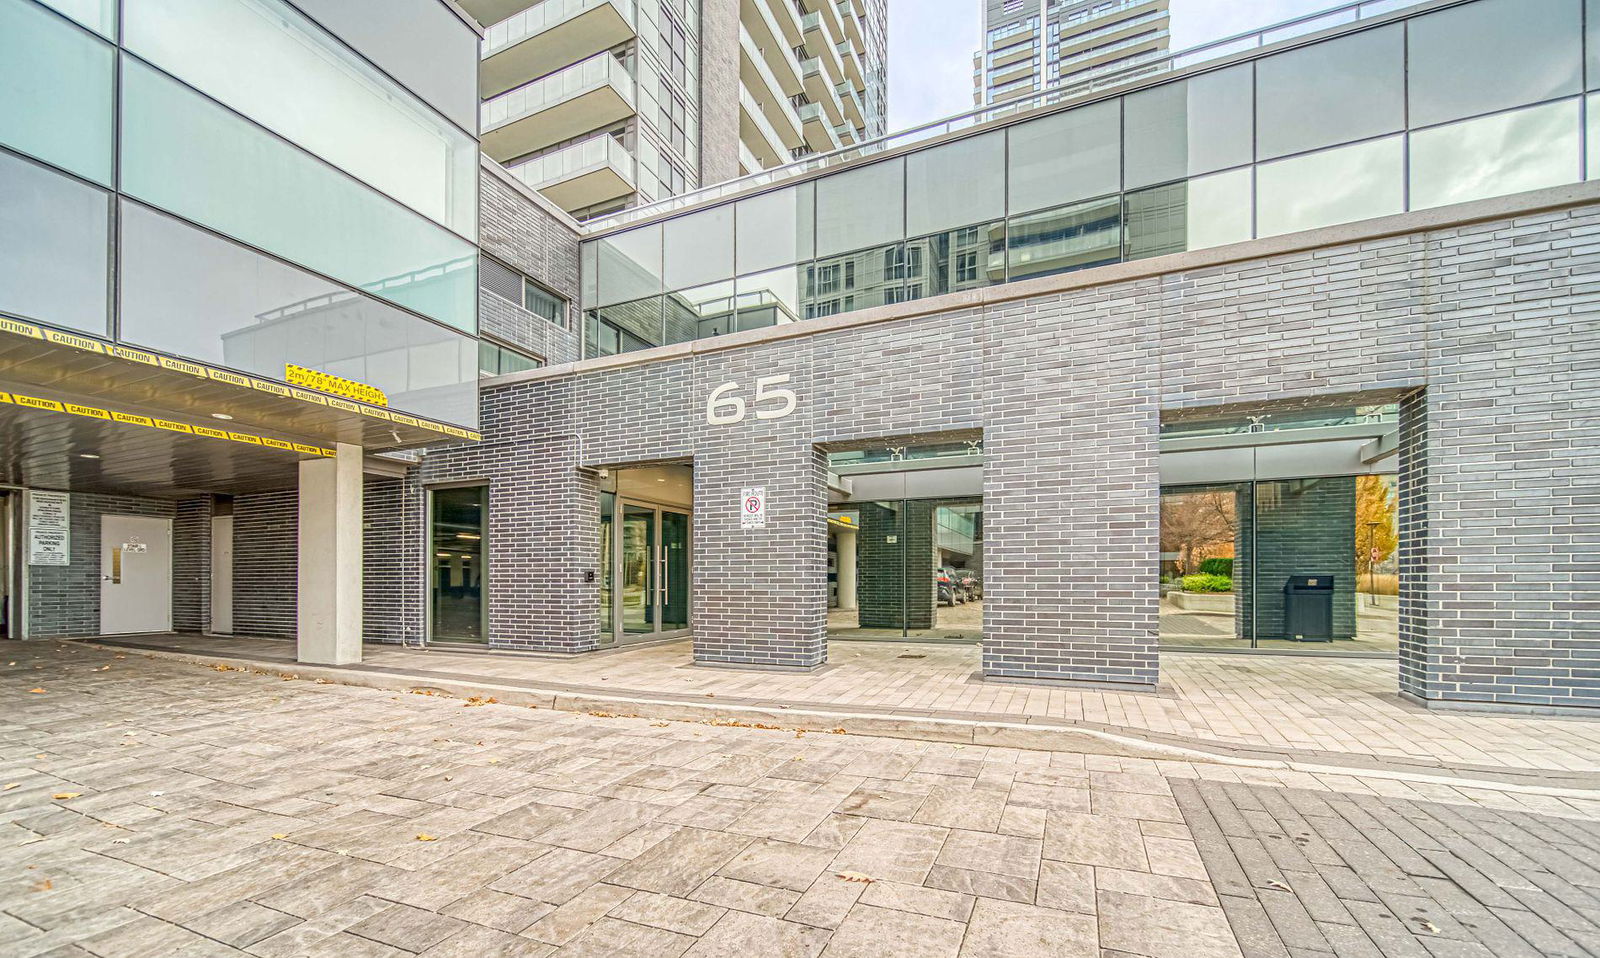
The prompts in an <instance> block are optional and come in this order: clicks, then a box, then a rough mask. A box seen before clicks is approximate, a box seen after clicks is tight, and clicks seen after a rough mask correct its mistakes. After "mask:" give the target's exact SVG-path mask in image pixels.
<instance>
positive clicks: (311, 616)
mask: <svg viewBox="0 0 1600 958" xmlns="http://www.w3.org/2000/svg"><path fill="white" fill-rule="evenodd" d="M337 452H338V454H337V455H336V456H334V457H333V458H332V459H307V460H303V461H302V462H301V463H300V563H299V609H298V613H299V628H298V639H299V649H298V652H297V657H298V659H299V661H301V662H305V663H308V664H312V665H350V664H352V663H356V662H360V661H361V540H362V503H361V499H362V475H361V459H362V450H361V447H360V446H353V445H350V444H348V443H339V444H338V446H337Z"/></svg>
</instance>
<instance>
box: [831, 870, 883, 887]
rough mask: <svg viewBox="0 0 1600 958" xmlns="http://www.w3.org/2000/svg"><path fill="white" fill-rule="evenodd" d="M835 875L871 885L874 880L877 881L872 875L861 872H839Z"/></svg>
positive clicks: (846, 879)
mask: <svg viewBox="0 0 1600 958" xmlns="http://www.w3.org/2000/svg"><path fill="white" fill-rule="evenodd" d="M833 877H835V878H843V879H844V880H845V881H858V882H861V883H862V884H865V885H870V884H872V883H873V882H875V881H877V879H876V878H872V877H870V876H868V875H863V874H861V873H860V872H840V873H839V874H837V875H835V876H833Z"/></svg>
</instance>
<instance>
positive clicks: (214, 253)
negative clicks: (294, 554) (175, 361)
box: [0, 0, 478, 425]
mask: <svg viewBox="0 0 1600 958" xmlns="http://www.w3.org/2000/svg"><path fill="white" fill-rule="evenodd" d="M408 2H412V0H408ZM315 6H316V14H327V13H329V12H334V13H337V12H338V11H334V10H333V8H332V7H330V6H328V5H327V4H326V3H319V4H315ZM434 8H437V9H434ZM428 9H433V10H434V13H435V14H442V15H444V16H445V18H446V20H438V19H437V18H436V19H435V20H434V21H431V22H432V24H433V27H435V28H436V29H433V30H432V35H430V36H429V38H428V39H429V44H430V53H432V54H433V55H434V61H433V62H434V65H435V66H436V67H438V68H439V69H440V70H441V71H446V72H452V71H450V70H449V68H450V67H452V66H459V67H461V68H462V69H461V70H460V71H458V72H460V74H461V75H463V76H467V75H471V74H472V72H473V70H472V68H475V67H476V64H477V55H476V50H477V42H476V38H475V37H472V36H471V31H470V30H469V29H468V28H467V27H466V25H465V24H463V23H460V22H459V21H458V20H457V19H456V17H455V15H454V14H451V13H449V12H448V11H446V10H445V9H444V8H443V7H441V6H439V5H438V4H437V3H433V2H432V0H429V5H428ZM119 14H120V16H119ZM314 15H315V14H314ZM336 19H339V20H340V22H341V24H342V25H343V26H345V27H347V28H349V30H348V31H347V32H348V33H349V34H351V35H356V36H359V37H360V38H361V41H360V42H363V44H364V45H363V52H364V53H365V54H366V55H367V56H369V57H370V56H373V55H375V54H374V51H375V50H377V46H375V45H374V44H376V40H375V36H376V34H375V33H374V31H372V30H371V29H368V28H367V27H368V25H366V24H352V23H351V22H350V21H349V20H348V18H340V17H336ZM119 20H120V22H119ZM390 32H391V33H402V32H405V31H390ZM446 32H451V33H452V35H451V36H448V37H447V36H443V35H442V34H444V33H446ZM463 35H465V36H466V37H468V38H469V39H468V40H467V41H466V42H465V44H464V45H463ZM119 42H120V43H121V44H122V48H121V49H119V47H118V43H119ZM378 46H381V45H378ZM394 55H395V50H394V49H393V48H392V45H391V46H388V47H384V49H383V50H380V51H378V53H377V59H378V60H380V61H382V62H385V63H390V62H391V61H392V59H393V56H394ZM452 58H455V61H454V62H453V61H452ZM401 72H402V73H407V74H409V75H415V74H416V71H415V70H412V69H411V68H410V67H403V68H402V69H401ZM430 88H432V87H430ZM435 92H438V91H437V90H435ZM429 102H432V101H429ZM429 102H425V101H423V100H421V99H418V98H417V97H416V96H414V95H413V94H412V93H411V92H410V91H409V90H407V89H405V88H403V87H401V86H399V85H398V84H397V83H395V82H394V81H392V80H390V79H389V77H388V76H387V75H385V74H384V73H383V72H381V71H380V70H379V69H377V68H374V67H373V66H372V65H371V64H370V63H369V62H368V61H367V59H365V58H364V57H363V56H361V55H358V54H357V53H356V52H355V51H354V50H352V49H351V48H350V47H349V46H347V44H346V42H345V41H343V40H341V39H340V38H339V37H336V36H334V34H332V33H330V32H328V31H327V30H325V29H323V28H322V27H321V26H320V25H319V24H318V23H316V22H313V21H312V20H311V19H309V18H308V17H307V16H305V15H302V14H301V13H300V12H299V9H298V8H297V7H296V6H294V5H291V4H289V3H286V2H283V0H204V2H202V0H124V2H121V3H118V2H114V0H0V231H3V232H4V233H5V234H6V235H8V236H25V237H28V240H29V241H28V242H27V243H25V244H12V247H11V248H10V249H9V250H8V253H9V255H8V256H7V257H5V258H4V261H3V262H0V312H3V313H4V314H5V315H8V316H15V317H18V318H21V319H24V320H28V321H31V322H39V323H44V324H47V325H50V326H56V327H61V328H66V329H73V330H79V331H82V332H86V333H90V334H93V335H96V336H99V337H110V336H112V335H115V336H116V337H118V339H119V340H121V341H126V342H129V343H133V344H137V345H141V346H145V347H149V348H154V349H159V350H161V351H163V352H168V353H174V354H176V355H179V356H186V357H190V358H195V359H202V360H205V361H208V362H213V363H219V364H222V365H226V366H229V367H232V368H234V369H238V370H240V371H242V372H249V373H253V374H255V375H259V376H265V377H269V378H273V379H278V380H282V379H283V378H284V377H285V375H286V366H287V365H288V364H295V365H300V366H306V367H311V368H315V369H319V370H322V371H324V372H329V373H332V374H334V375H337V376H341V377H344V378H348V379H354V380H357V381H360V382H364V383H368V384H370V385H374V386H377V387H378V388H380V389H382V390H383V391H384V392H385V393H386V394H387V395H388V397H389V399H390V402H391V404H392V405H394V406H396V407H397V408H401V409H405V410H406V411H409V412H414V413H417V414H420V415H423V416H427V417H429V418H434V419H443V420H447V421H450V422H455V423H461V424H465V425H474V424H475V423H476V422H477V402H476V389H477V353H478V347H477V343H476V340H475V339H474V337H473V334H474V333H475V331H476V329H477V289H478V283H477V276H476V273H477V270H476V260H477V253H476V247H475V241H476V217H477V205H478V197H477V176H478V158H477V156H478V151H477V145H476V143H475V141H474V139H473V134H472V131H471V130H470V129H464V128H462V127H460V126H457V125H456V124H454V123H453V122H451V120H450V119H449V118H448V117H447V116H446V115H445V114H443V113H440V112H437V111H436V110H435V109H434V108H433V107H432V106H430V105H429ZM374 143H381V144H382V149H374V147H373V144H374ZM113 223H120V230H114V229H113ZM114 250H120V254H119V258H117V259H116V262H115V269H114V270H113V268H112V265H113V259H114V256H113V251H114Z"/></svg>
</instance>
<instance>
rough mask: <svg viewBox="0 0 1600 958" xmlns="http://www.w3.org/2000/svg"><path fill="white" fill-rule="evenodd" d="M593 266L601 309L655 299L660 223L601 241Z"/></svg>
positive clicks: (657, 292)
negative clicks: (649, 298) (597, 277)
mask: <svg viewBox="0 0 1600 958" xmlns="http://www.w3.org/2000/svg"><path fill="white" fill-rule="evenodd" d="M595 245H596V246H597V247H598V254H599V259H598V262H597V263H596V264H595V265H596V268H597V269H598V270H599V276H600V282H599V289H598V296H597V298H596V302H598V303H599V304H600V305H602V306H609V305H611V304H613V303H623V302H628V301H631V300H636V299H642V298H644V297H647V296H656V295H658V294H659V293H660V292H661V224H659V223H657V224H653V225H650V226H644V227H640V228H639V229H635V230H628V231H627V232H625V233H616V234H614V235H611V236H608V237H606V238H605V239H602V240H600V241H599V242H598V243H596V244H595Z"/></svg>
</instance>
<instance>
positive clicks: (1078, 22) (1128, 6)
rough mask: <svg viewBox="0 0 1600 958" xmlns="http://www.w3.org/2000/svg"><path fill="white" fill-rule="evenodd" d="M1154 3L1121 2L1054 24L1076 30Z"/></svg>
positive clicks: (1123, 0) (1072, 16)
mask: <svg viewBox="0 0 1600 958" xmlns="http://www.w3.org/2000/svg"><path fill="white" fill-rule="evenodd" d="M1154 2H1155V0H1122V2H1121V3H1115V4H1112V5H1111V6H1108V7H1091V8H1089V9H1087V10H1079V11H1077V12H1076V13H1070V14H1068V15H1066V16H1064V17H1062V18H1061V19H1060V20H1057V21H1055V22H1056V23H1059V24H1061V27H1062V30H1063V31H1065V30H1067V29H1068V28H1071V29H1077V28H1078V27H1080V26H1082V25H1083V24H1085V23H1089V22H1091V21H1094V20H1104V19H1106V18H1107V17H1114V16H1116V15H1117V14H1119V13H1124V12H1126V11H1128V10H1133V9H1136V8H1138V7H1148V6H1150V5H1151V4H1152V3H1154ZM1051 6H1052V7H1053V6H1055V4H1051ZM1159 13H1160V15H1161V16H1166V15H1167V11H1166V10H1161V11H1159Z"/></svg>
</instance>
